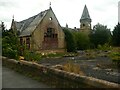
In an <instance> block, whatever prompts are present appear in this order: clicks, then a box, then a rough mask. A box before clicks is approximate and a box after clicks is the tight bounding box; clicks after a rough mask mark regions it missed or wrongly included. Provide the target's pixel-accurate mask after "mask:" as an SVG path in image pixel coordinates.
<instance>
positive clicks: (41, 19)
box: [11, 7, 65, 52]
mask: <svg viewBox="0 0 120 90" xmlns="http://www.w3.org/2000/svg"><path fill="white" fill-rule="evenodd" d="M11 28H12V29H13V30H14V31H15V30H18V31H20V35H19V38H20V44H21V45H26V47H27V48H28V49H29V50H35V51H38V52H43V51H51V50H52V51H55V52H61V51H64V50H65V35H64V32H63V30H62V27H61V26H60V24H59V21H58V20H57V18H56V16H55V14H54V12H53V10H52V8H51V7H49V9H47V10H45V11H42V12H40V13H39V14H37V15H35V16H32V17H30V18H28V19H26V20H23V21H20V22H16V21H14V19H13V20H12V24H11Z"/></svg>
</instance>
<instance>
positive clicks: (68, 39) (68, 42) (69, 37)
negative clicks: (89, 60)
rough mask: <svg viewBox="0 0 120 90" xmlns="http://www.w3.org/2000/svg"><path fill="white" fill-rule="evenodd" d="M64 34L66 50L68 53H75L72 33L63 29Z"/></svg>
mask: <svg viewBox="0 0 120 90" xmlns="http://www.w3.org/2000/svg"><path fill="white" fill-rule="evenodd" d="M63 31H64V33H65V40H66V48H67V51H68V52H75V51H76V49H75V41H74V37H73V35H72V33H71V32H70V31H69V30H68V29H63Z"/></svg>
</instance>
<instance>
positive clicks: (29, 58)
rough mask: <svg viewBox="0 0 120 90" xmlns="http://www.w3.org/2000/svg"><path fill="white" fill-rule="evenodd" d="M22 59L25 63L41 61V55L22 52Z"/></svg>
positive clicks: (26, 51)
mask: <svg viewBox="0 0 120 90" xmlns="http://www.w3.org/2000/svg"><path fill="white" fill-rule="evenodd" d="M23 56H24V58H25V60H27V61H39V60H41V54H38V53H35V52H30V51H28V50H25V51H24V55H23Z"/></svg>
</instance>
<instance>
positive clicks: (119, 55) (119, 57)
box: [109, 52, 120, 67]
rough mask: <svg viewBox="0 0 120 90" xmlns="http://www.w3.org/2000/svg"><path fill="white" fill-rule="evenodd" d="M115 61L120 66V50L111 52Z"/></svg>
mask: <svg viewBox="0 0 120 90" xmlns="http://www.w3.org/2000/svg"><path fill="white" fill-rule="evenodd" d="M109 56H110V58H111V59H112V61H113V63H115V64H116V65H117V66H119V67H120V52H111V54H110V55H109Z"/></svg>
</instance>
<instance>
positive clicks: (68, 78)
mask: <svg viewBox="0 0 120 90" xmlns="http://www.w3.org/2000/svg"><path fill="white" fill-rule="evenodd" d="M2 62H3V65H5V66H7V67H10V68H12V69H16V70H18V71H19V72H23V73H26V72H28V73H29V74H30V75H31V74H32V76H38V77H42V78H44V80H43V81H45V80H47V81H48V80H51V81H50V82H51V83H52V81H53V82H56V81H58V82H56V83H57V84H58V86H57V87H60V86H59V85H60V83H62V85H61V86H63V85H65V86H63V87H66V86H67V87H69V86H70V85H73V86H71V87H74V88H75V87H77V88H79V87H81V86H82V87H84V86H85V87H92V88H94V87H97V88H118V87H120V84H117V83H112V82H108V81H105V80H100V79H96V78H93V77H87V76H80V75H78V74H74V73H69V72H66V71H63V70H58V69H55V68H49V67H46V66H44V65H41V64H38V63H35V62H28V61H24V60H21V61H16V60H14V59H8V58H6V57H2Z"/></svg>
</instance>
